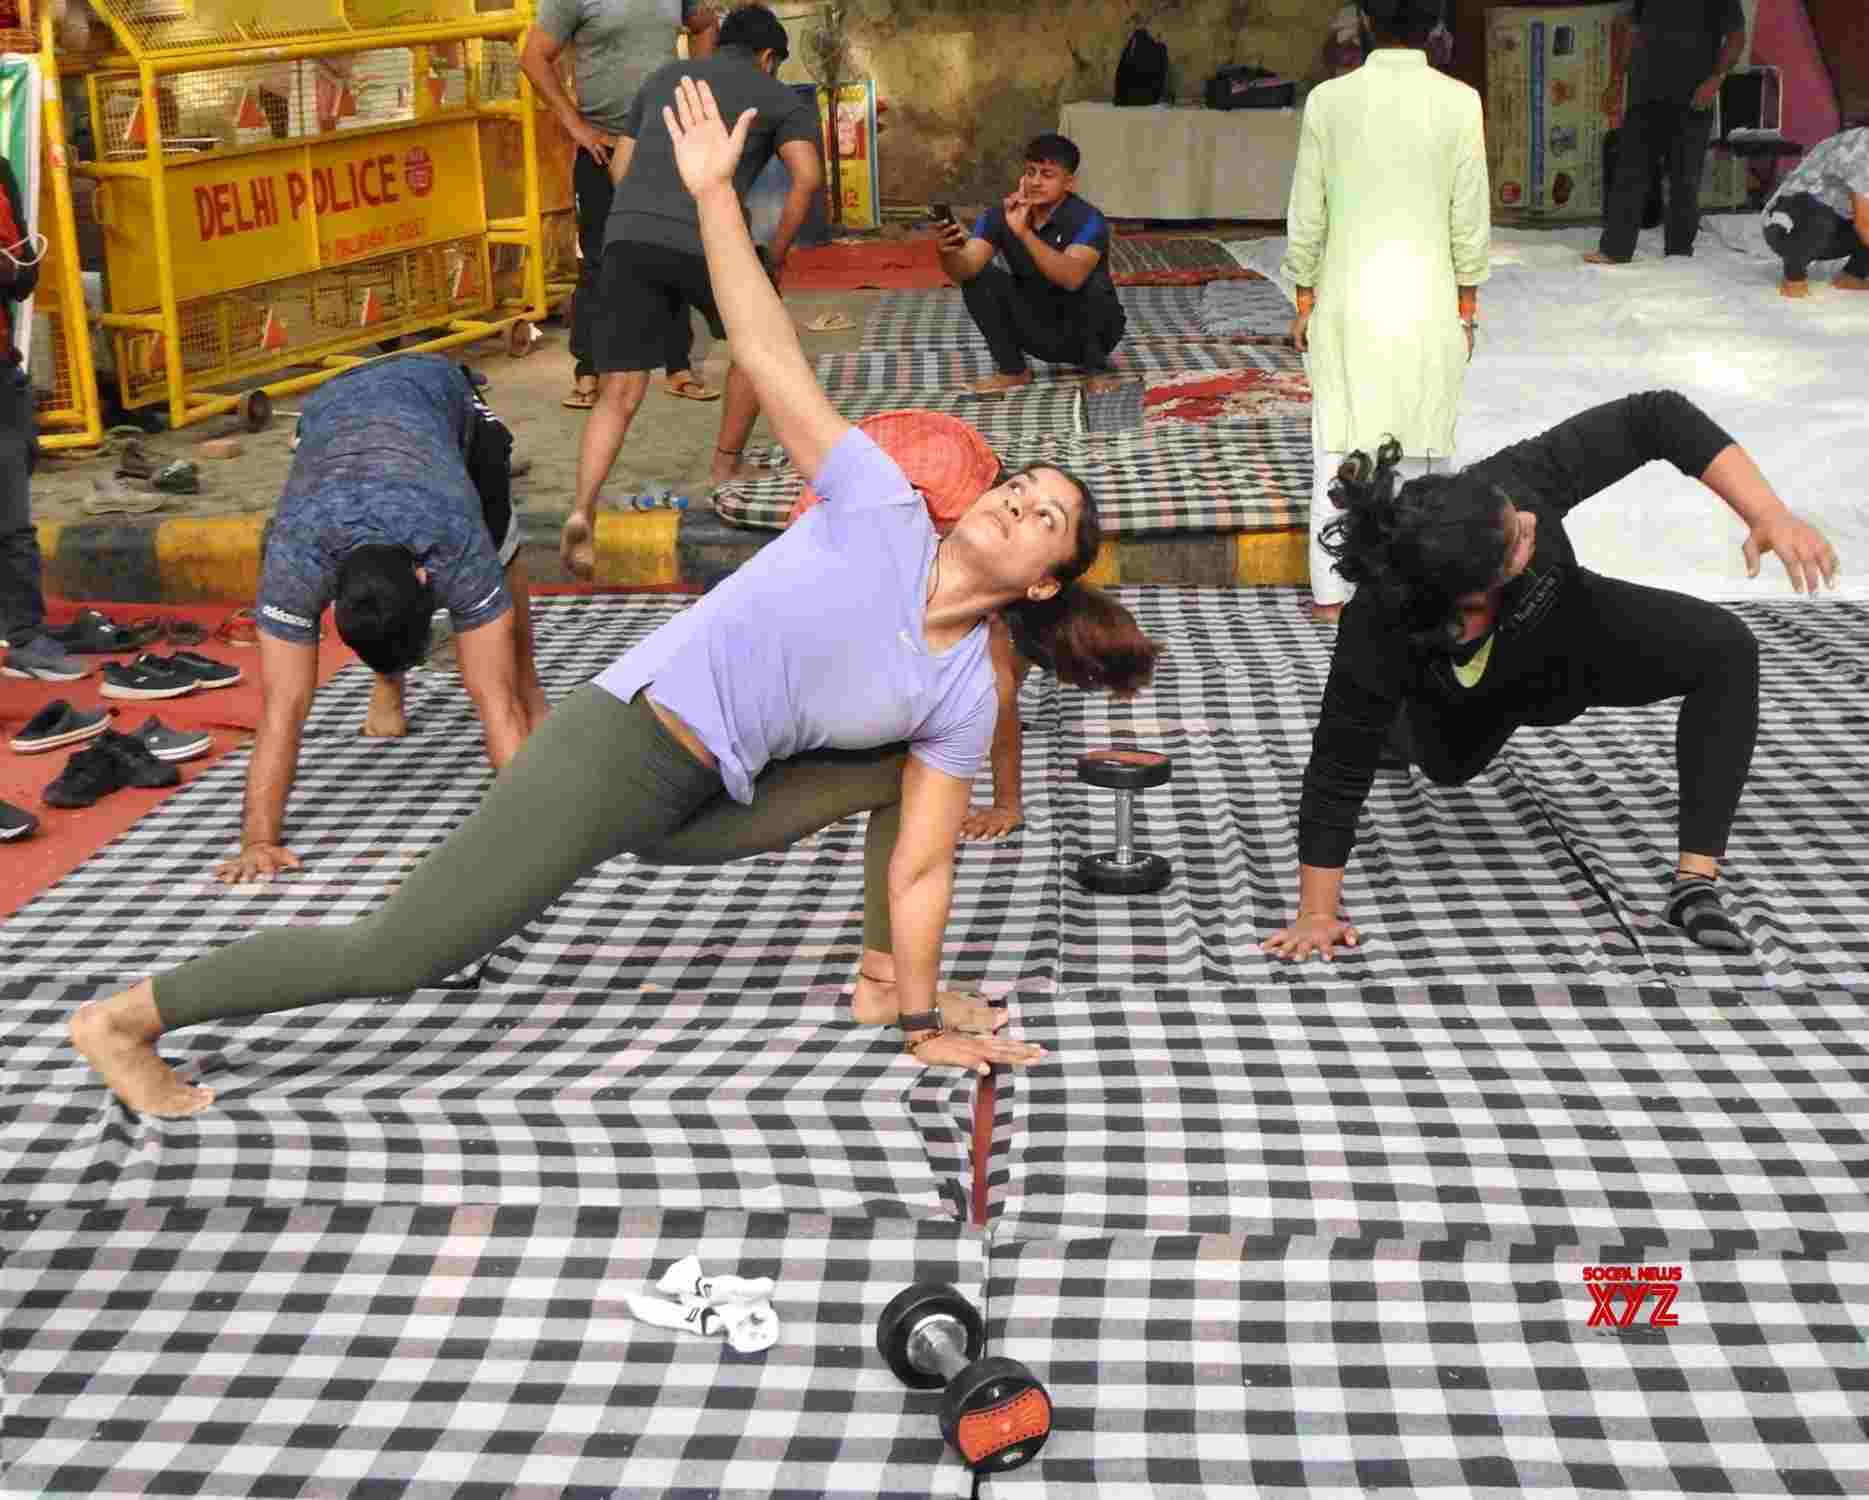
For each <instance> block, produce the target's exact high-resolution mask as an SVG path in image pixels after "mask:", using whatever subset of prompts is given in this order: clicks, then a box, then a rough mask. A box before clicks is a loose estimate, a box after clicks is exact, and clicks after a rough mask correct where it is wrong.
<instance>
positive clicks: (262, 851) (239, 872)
mask: <svg viewBox="0 0 1869 1500" xmlns="http://www.w3.org/2000/svg"><path fill="white" fill-rule="evenodd" d="M298 868H300V866H299V857H298V856H297V855H296V854H294V853H293V852H292V851H291V850H290V849H288V848H286V846H285V845H284V844H248V845H247V846H246V847H245V848H244V849H242V850H241V851H240V852H239V854H237V855H235V856H234V857H233V858H232V859H228V860H223V861H221V863H220V864H218V865H216V866H215V867H214V878H215V879H216V880H218V881H220V882H221V884H222V885H242V884H244V883H245V882H247V881H249V880H259V881H266V880H271V879H272V878H273V876H275V875H283V874H285V872H286V871H287V870H296V869H298Z"/></svg>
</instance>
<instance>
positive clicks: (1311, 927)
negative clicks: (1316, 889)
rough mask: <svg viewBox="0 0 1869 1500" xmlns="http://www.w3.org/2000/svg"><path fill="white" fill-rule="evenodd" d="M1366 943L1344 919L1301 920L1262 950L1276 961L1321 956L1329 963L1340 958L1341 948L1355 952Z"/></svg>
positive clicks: (1280, 930)
mask: <svg viewBox="0 0 1869 1500" xmlns="http://www.w3.org/2000/svg"><path fill="white" fill-rule="evenodd" d="M1362 940H1363V935H1362V934H1361V933H1360V932H1358V931H1357V930H1356V928H1355V927H1353V926H1352V925H1351V924H1350V923H1348V922H1346V921H1344V920H1343V919H1342V918H1341V917H1300V918H1298V920H1297V921H1295V922H1293V923H1292V924H1291V926H1289V927H1281V928H1280V929H1279V930H1278V931H1277V932H1275V933H1273V934H1272V936H1271V937H1269V938H1267V939H1266V940H1265V941H1264V942H1263V943H1261V944H1260V945H1259V946H1260V948H1262V949H1263V950H1264V951H1265V952H1267V953H1270V954H1271V955H1272V956H1273V957H1274V958H1284V959H1295V958H1309V957H1310V956H1311V955H1312V954H1313V953H1317V954H1321V955H1322V956H1323V957H1324V959H1325V961H1326V962H1328V961H1329V960H1331V959H1333V958H1335V957H1336V949H1337V947H1338V946H1339V945H1341V946H1343V947H1345V948H1354V947H1356V945H1357V944H1358V943H1360V942H1362Z"/></svg>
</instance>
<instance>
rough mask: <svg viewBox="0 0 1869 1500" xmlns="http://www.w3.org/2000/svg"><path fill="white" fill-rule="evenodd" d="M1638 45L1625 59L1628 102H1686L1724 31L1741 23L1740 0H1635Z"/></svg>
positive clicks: (1711, 61)
mask: <svg viewBox="0 0 1869 1500" xmlns="http://www.w3.org/2000/svg"><path fill="white" fill-rule="evenodd" d="M1629 19H1630V21H1631V22H1632V23H1633V24H1634V25H1635V26H1636V27H1637V28H1638V29H1639V30H1640V31H1641V33H1642V45H1641V46H1640V47H1638V48H1637V49H1636V52H1635V56H1634V57H1633V58H1631V59H1630V64H1629V71H1630V74H1631V77H1630V87H1629V102H1630V103H1631V104H1642V103H1646V102H1649V101H1651V100H1652V101H1655V102H1658V103H1659V102H1666V103H1669V104H1686V103H1687V102H1688V100H1689V99H1690V98H1692V97H1693V93H1694V90H1695V89H1697V88H1699V87H1700V86H1701V84H1703V83H1705V82H1706V81H1707V76H1708V74H1710V73H1712V71H1713V65H1714V63H1715V62H1717V61H1718V60H1719V56H1720V44H1721V43H1722V42H1724V41H1725V40H1726V37H1727V34H1728V33H1729V32H1734V31H1744V30H1745V29H1746V12H1745V8H1744V7H1743V6H1742V5H1741V4H1740V0H1635V9H1634V11H1633V12H1632V13H1631V14H1630V16H1629Z"/></svg>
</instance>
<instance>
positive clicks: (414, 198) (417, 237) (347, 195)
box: [74, 0, 545, 430]
mask: <svg viewBox="0 0 1869 1500" xmlns="http://www.w3.org/2000/svg"><path fill="white" fill-rule="evenodd" d="M94 3H95V7H96V9H97V11H98V13H99V14H100V15H101V16H102V17H103V18H104V19H105V20H106V21H107V22H108V23H109V25H110V28H111V31H112V32H113V33H114V34H115V36H116V39H117V41H118V43H119V44H120V46H121V48H122V51H121V52H120V53H115V54H110V55H106V56H103V57H102V58H100V59H97V60H95V61H93V62H92V63H91V66H90V71H88V72H87V73H86V74H85V87H86V90H87V98H88V101H89V105H90V112H91V124H92V135H93V138H94V139H95V141H96V143H97V154H98V158H99V159H98V160H96V161H93V162H87V163H84V164H82V165H80V166H78V167H76V168H75V169H74V170H76V171H78V172H79V173H81V174H83V175H86V176H89V177H92V178H95V179H96V180H97V184H98V192H97V218H98V222H99V225H100V227H101V229H102V231H103V235H104V251H105V282H106V287H107V293H108V304H109V310H108V311H107V312H105V313H104V314H103V315H102V316H101V317H100V318H99V320H98V321H99V322H100V323H101V324H102V325H103V326H104V327H105V328H106V329H108V330H109V331H110V332H111V334H112V335H113V339H114V346H115V351H116V363H117V372H118V382H119V386H120V390H121V395H122V399H123V403H124V405H125V406H126V407H141V406H151V405H155V404H157V403H159V402H163V401H165V400H166V402H167V404H168V417H169V422H170V425H171V426H173V427H182V426H185V425H187V424H189V423H191V422H199V421H202V420H203V419H204V418H208V417H213V416H218V415H221V414H223V413H227V412H231V411H238V412H239V413H240V415H241V416H242V418H244V419H245V421H246V422H247V425H248V426H249V427H252V428H254V429H256V430H257V429H258V428H259V427H262V426H264V425H265V423H266V421H267V420H268V418H269V417H270V415H271V410H272V405H271V400H270V398H271V397H275V396H282V395H287V394H290V393H293V392H297V391H302V390H306V389H309V388H310V387H312V386H314V385H317V384H319V383H321V382H322V381H325V380H328V379H330V378H331V377H332V376H333V375H335V374H337V373H339V371H341V370H343V369H345V368H348V367H349V366H351V365H354V364H356V363H359V362H360V360H362V359H363V358H367V357H369V356H370V355H372V354H374V353H376V352H377V349H378V346H380V345H382V344H383V343H384V342H385V341H387V340H390V339H396V338H401V337H404V336H409V335H417V336H419V337H418V338H417V339H416V341H415V342H413V343H410V344H408V345H406V346H405V347H407V348H410V349H424V350H435V349H445V348H449V347H452V346H455V345H459V344H466V343H471V342H474V341H477V340H480V339H484V338H487V337H489V336H491V335H495V334H499V333H502V332H505V333H507V334H508V335H509V348H510V349H511V350H512V352H514V353H517V354H523V353H525V352H526V351H527V350H528V349H529V348H530V347H531V342H532V337H533V334H532V328H531V320H532V319H534V318H537V317H541V316H543V314H544V310H545V282H544V269H545V257H544V255H543V253H542V247H541V243H540V216H539V215H540V197H539V173H538V167H537V162H538V153H537V146H536V142H535V139H534V135H535V129H536V125H537V119H536V111H535V110H534V109H533V108H532V107H531V89H530V86H529V85H528V84H527V83H526V81H525V80H524V79H523V78H522V77H515V78H514V80H513V81H512V83H511V85H510V87H511V92H512V97H511V98H510V99H506V100H501V99H492V100H489V99H487V98H486V97H485V90H484V89H483V86H482V84H483V74H484V73H486V72H487V71H489V68H488V65H487V53H488V50H489V48H490V47H492V48H493V49H494V51H495V53H496V57H495V59H494V62H495V64H496V66H495V67H494V69H493V71H498V72H501V73H502V77H503V75H504V69H503V68H501V67H500V66H498V57H497V53H498V52H499V51H500V50H502V49H503V51H504V54H505V56H506V57H507V58H512V57H514V56H516V54H515V53H514V51H513V49H514V47H515V46H516V44H517V42H518V40H519V38H520V36H521V34H522V33H523V32H524V30H525V28H526V25H527V24H528V18H527V15H526V13H525V12H523V11H521V10H518V9H514V8H511V6H510V0H509V3H508V6H507V8H502V9H487V10H482V9H479V8H478V7H477V5H476V0H94ZM479 3H480V4H481V5H497V4H498V3H499V0H479ZM468 43H478V44H480V45H479V47H478V48H477V49H476V52H477V55H478V56H479V58H480V65H479V66H474V65H470V64H469V60H468V58H467V53H466V50H465V47H464V45H463V44H468ZM510 71H511V72H512V73H513V74H515V75H516V74H517V71H518V70H517V68H516V67H513V68H512V69H511V70H510ZM501 86H502V87H503V88H504V87H505V86H506V85H505V84H504V83H502V85H501ZM507 119H514V120H516V122H517V124H518V127H519V130H520V134H521V142H522V148H523V149H522V151H521V154H520V159H519V162H518V170H519V174H520V181H519V183H518V188H517V192H516V193H515V192H513V191H512V188H511V185H510V184H507V185H503V187H502V194H503V196H502V199H501V203H502V206H503V207H504V206H509V205H510V206H511V207H513V208H515V209H516V210H517V211H516V212H513V213H503V214H499V215H495V216H489V213H488V194H487V190H486V188H485V187H484V186H483V178H484V176H485V173H486V168H485V164H484V163H483V158H482V152H481V144H482V130H483V127H484V126H485V125H486V124H487V123H488V122H490V121H492V122H499V121H504V120H507ZM499 170H505V169H499ZM496 254H498V255H502V256H508V255H510V256H512V257H513V258H514V260H515V262H516V264H517V266H518V274H517V275H516V276H511V277H509V278H508V286H507V288H506V290H505V292H504V293H503V292H502V290H501V288H500V287H499V286H497V285H496V284H495V279H494V256H495V255H496ZM359 351H361V352H359ZM307 367H310V370H311V372H310V373H305V371H306V369H307ZM286 371H291V372H293V373H290V374H286V375H284V376H283V377H282V378H280V379H274V380H265V381H264V382H263V383H261V384H258V385H255V386H253V387H252V388H251V389H249V390H247V391H245V392H244V393H242V394H215V393H213V390H212V388H213V387H215V386H226V385H230V384H233V383H236V382H240V383H247V382H251V381H253V380H254V378H255V377H264V376H268V375H271V374H273V373H274V372H286Z"/></svg>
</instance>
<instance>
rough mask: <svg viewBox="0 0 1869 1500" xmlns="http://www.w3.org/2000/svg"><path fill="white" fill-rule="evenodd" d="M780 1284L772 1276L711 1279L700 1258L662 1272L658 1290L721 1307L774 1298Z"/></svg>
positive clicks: (690, 1258) (693, 1257)
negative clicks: (703, 1268)
mask: <svg viewBox="0 0 1869 1500" xmlns="http://www.w3.org/2000/svg"><path fill="white" fill-rule="evenodd" d="M776 1285H777V1283H776V1282H774V1281H773V1279H772V1278H771V1277H770V1276H755V1277H752V1278H750V1279H749V1278H747V1277H743V1276H709V1275H708V1274H707V1272H706V1271H704V1270H702V1269H701V1261H700V1258H699V1257H698V1256H693V1255H689V1256H685V1257H683V1258H682V1259H681V1260H678V1261H676V1262H675V1264H674V1265H672V1266H670V1267H669V1268H668V1269H667V1270H666V1271H664V1272H663V1273H662V1279H661V1280H660V1281H658V1282H657V1283H656V1290H658V1291H660V1292H664V1293H666V1294H667V1295H668V1296H670V1297H680V1298H683V1299H684V1300H689V1301H694V1302H705V1303H707V1304H708V1305H709V1306H710V1307H718V1306H719V1305H720V1304H721V1303H723V1302H761V1301H764V1300H766V1299H767V1298H769V1297H771V1296H772V1293H773V1290H774V1289H775V1287H776Z"/></svg>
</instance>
